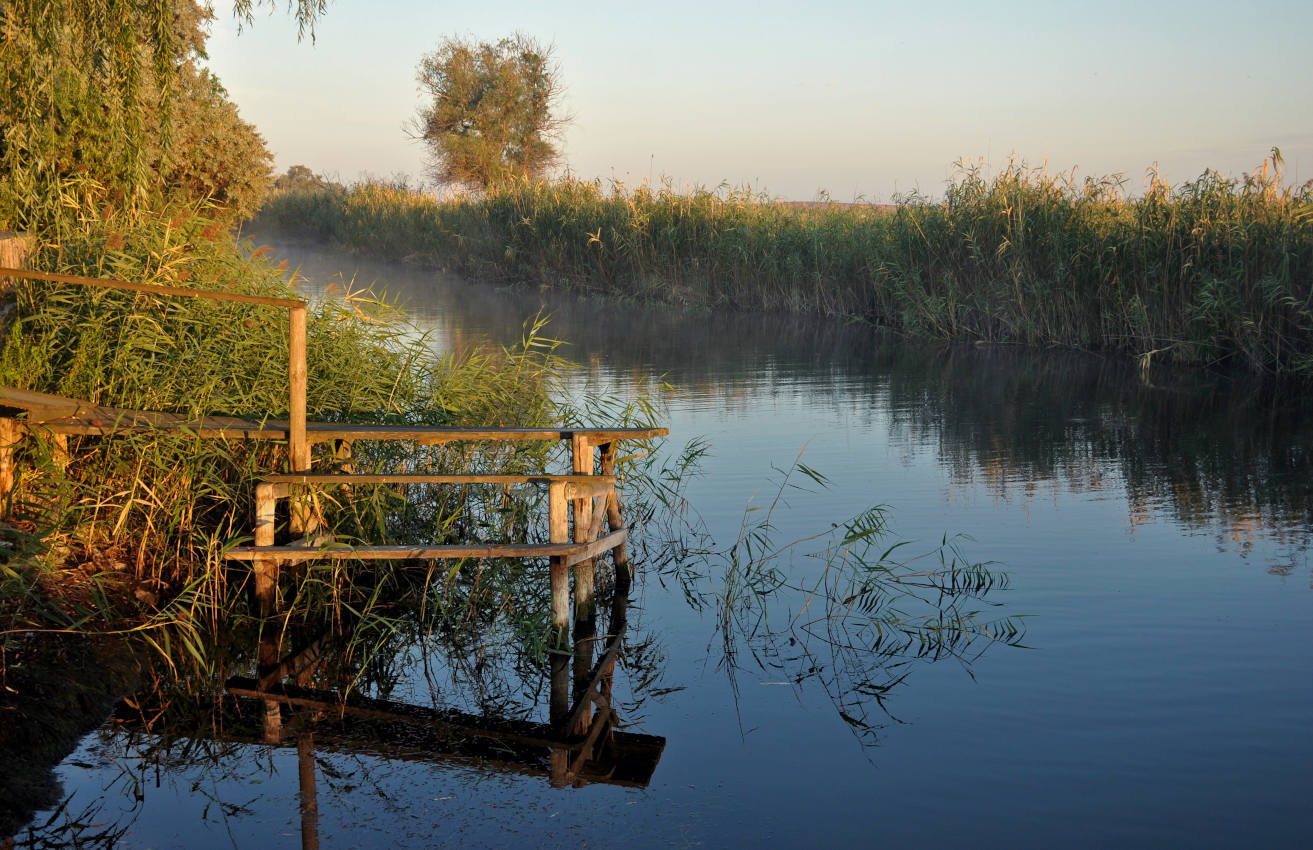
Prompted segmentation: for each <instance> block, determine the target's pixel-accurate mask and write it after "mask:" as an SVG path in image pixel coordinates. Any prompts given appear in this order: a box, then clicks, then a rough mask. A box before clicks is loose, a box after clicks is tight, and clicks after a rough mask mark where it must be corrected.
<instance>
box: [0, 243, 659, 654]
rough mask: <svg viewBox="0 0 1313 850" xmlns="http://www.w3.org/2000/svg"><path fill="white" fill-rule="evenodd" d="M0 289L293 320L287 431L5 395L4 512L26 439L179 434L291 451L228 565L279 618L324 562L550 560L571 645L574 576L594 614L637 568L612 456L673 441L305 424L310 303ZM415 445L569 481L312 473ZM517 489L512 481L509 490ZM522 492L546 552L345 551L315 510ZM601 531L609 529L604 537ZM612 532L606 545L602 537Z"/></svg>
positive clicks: (189, 292) (104, 283)
mask: <svg viewBox="0 0 1313 850" xmlns="http://www.w3.org/2000/svg"><path fill="white" fill-rule="evenodd" d="M0 278H10V279H16V278H26V279H34V280H41V281H47V282H51V283H56V284H68V285H75V286H90V287H97V288H106V289H120V290H128V291H134V292H147V293H150V294H152V295H162V296H176V297H187V298H202V299H208V300H213V301H232V302H239V303H247V304H256V305H261V306H267V307H272V308H276V309H286V310H287V311H288V314H289V331H288V333H289V338H288V352H289V354H288V357H289V362H288V410H289V416H288V418H287V419H286V420H272V419H266V420H258V421H257V420H252V419H246V418H241V417H232V416H205V417H202V418H189V417H185V416H180V415H178V414H174V413H167V412H160V411H143V410H129V409H123V408H116V407H109V406H105V405H98V404H94V403H92V402H88V401H83V400H79V399H71V398H65V397H62V396H57V395H51V394H49V393H42V392H36V391H34V390H29V389H21V388H16V387H0V500H3V502H4V504H7V503H8V498H9V495H10V493H11V492H12V490H13V486H14V451H15V448H16V446H17V445H18V444H19V442H20V440H21V439H22V437H23V436H24V434H27V433H31V432H38V431H39V432H43V433H46V434H49V435H51V436H52V437H53V438H54V439H55V441H56V447H57V449H61V448H64V449H66V446H67V440H68V438H69V437H71V436H82V437H114V436H124V435H130V434H152V433H175V434H185V435H189V436H193V437H195V438H197V439H203V440H234V441H245V440H266V441H275V442H283V443H286V445H287V447H288V452H287V460H288V471H287V473H272V472H271V474H270V475H269V476H266V477H265V478H264V479H263V480H261V481H260V482H258V483H257V484H256V499H255V503H256V504H255V516H254V517H253V536H254V543H253V545H250V546H236V547H233V548H231V549H229V550H228V552H227V553H226V557H227V558H228V559H229V560H232V561H238V562H241V561H246V562H250V563H251V565H252V569H253V572H254V573H255V576H256V581H255V585H256V594H257V599H258V601H259V604H260V607H261V610H262V612H263V613H264V614H265V615H268V616H272V614H273V613H274V612H275V611H276V610H277V607H278V605H277V585H278V579H279V573H280V569H281V567H282V566H283V565H291V564H297V563H303V562H305V561H308V560H316V559H333V560H341V559H351V560H412V559H422V560H433V559H451V558H475V557H478V558H491V557H513V558H527V557H547V558H549V559H550V561H551V585H552V588H551V589H552V613H553V625H554V627H555V629H556V630H557V633H558V636H559V637H560V638H561V639H562V640H564V637H565V635H566V633H567V632H568V629H569V623H570V614H569V608H570V606H569V593H570V591H569V570H570V568H572V567H573V569H574V572H575V606H576V608H580V607H581V606H584V607H586V606H587V605H588V604H589V601H590V599H591V595H592V585H593V568H594V562H595V560H596V558H597V557H598V556H599V555H602V554H604V553H606V552H611V553H612V555H613V559H614V560H615V562H616V566H617V569H623V570H628V569H630V568H631V565H630V563H629V557H628V550H627V547H626V540H627V536H628V530H627V528H626V527H625V524H624V518H623V516H622V514H621V509H620V499H619V494H618V492H617V481H616V479H615V457H616V453H615V449H616V445H617V444H618V443H620V442H623V441H642V440H649V439H652V438H655V437H661V436H665V435H666V434H668V433H669V431H668V430H667V429H665V428H450V427H442V426H424V425H392V424H351V423H342V422H310V421H307V420H306V401H305V392H306V380H307V374H308V373H307V364H306V359H305V334H306V316H307V306H308V305H307V304H306V302H304V301H300V300H295V299H287V298H271V297H264V296H255V295H245V294H241V293H231V292H222V291H211V290H199V289H188V288H183V287H173V286H156V285H152V284H142V283H133V282H129V281H119V280H108V279H102V278H87V277H79V276H76V275H64V274H53V273H47V272H35V271H30V270H25V269H19V268H9V267H3V266H0ZM359 440H365V441H388V442H409V443H414V444H417V445H440V444H449V443H457V442H462V443H465V442H469V443H487V442H492V443H507V442H527V441H565V440H568V441H569V442H570V447H571V449H570V465H571V469H570V470H569V471H568V473H565V474H562V475H538V476H519V477H510V476H497V475H481V476H473V475H470V476H460V475H448V476H439V475H430V476H422V475H421V476H415V475H390V476H377V475H376V476H361V475H351V474H350V473H349V472H348V473H345V474H344V473H314V472H312V470H311V463H312V446H314V445H317V444H321V443H331V444H333V447H334V448H333V453H332V455H333V458H334V460H335V461H340V460H343V459H349V457H350V454H351V451H352V446H353V444H354V443H355V442H356V441H359ZM511 478H514V480H513V481H512V480H510V479H511ZM416 483H429V484H447V485H452V486H463V485H471V484H507V485H509V484H512V483H514V484H526V485H542V486H546V487H547V488H548V511H549V517H548V525H549V529H550V531H549V537H550V539H549V541H548V542H546V543H542V544H512V543H502V544H499V543H480V544H473V543H472V544H469V545H452V544H444V545H427V544H418V545H413V546H395V545H386V546H385V545H377V546H371V545H359V544H354V543H352V544H349V545H343V544H341V543H340V542H338V541H333V540H332V539H331V538H329V537H327V536H325V535H323V534H321V533H319V531H320V529H319V526H320V520H319V518H318V517H317V516H316V515H315V513H314V509H313V504H314V494H315V492H316V490H317V489H323V488H329V487H339V486H343V485H348V486H351V485H360V484H400V485H404V484H416ZM282 500H286V501H287V502H288V505H289V513H288V524H287V525H288V533H289V535H290V536H291V537H292V538H293V539H290V540H287V541H284V542H283V543H282V544H281V545H280V544H279V543H278V541H277V533H276V529H277V510H278V507H277V506H278V503H279V502H280V501H282ZM604 525H605V529H604V528H603V526H604ZM604 531H605V533H604Z"/></svg>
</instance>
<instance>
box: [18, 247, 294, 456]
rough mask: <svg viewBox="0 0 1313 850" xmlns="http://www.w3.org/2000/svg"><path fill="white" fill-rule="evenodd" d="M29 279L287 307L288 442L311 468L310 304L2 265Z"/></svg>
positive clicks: (289, 447)
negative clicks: (307, 338)
mask: <svg viewBox="0 0 1313 850" xmlns="http://www.w3.org/2000/svg"><path fill="white" fill-rule="evenodd" d="M6 277H9V278H26V279H28V280H44V281H48V282H51V283H71V284H74V285H76V286H93V287H98V288H100V289H120V290H127V291H129V292H146V293H150V294H151V295H174V296H179V297H183V298H203V299H205V300H207V301H229V302H235V303H238V304H259V305H263V306H266V307H285V308H287V313H288V320H289V321H288V325H289V329H288V335H287V355H288V356H287V396H288V407H287V418H288V427H287V443H288V456H289V465H290V466H291V470H292V472H307V471H309V469H310V442H309V441H308V440H307V439H306V429H305V415H306V411H305V392H306V380H307V375H308V373H307V370H306V361H305V326H306V313H307V304H306V302H304V301H299V300H297V299H294V298H273V297H270V296H266V295H247V294H245V293H241V292H214V291H211V290H208V289H192V288H190V287H185V286H160V285H156V284H153V283H132V282H130V281H126V280H114V279H111V278H99V277H81V276H79V275H72V274H56V273H54V272H38V271H31V270H30V269H11V268H5V267H0V279H3V278H6Z"/></svg>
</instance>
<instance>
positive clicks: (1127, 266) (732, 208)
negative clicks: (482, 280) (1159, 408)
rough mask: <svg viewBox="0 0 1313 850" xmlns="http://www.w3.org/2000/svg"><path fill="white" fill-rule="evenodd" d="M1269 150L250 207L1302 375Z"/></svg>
mask: <svg viewBox="0 0 1313 850" xmlns="http://www.w3.org/2000/svg"><path fill="white" fill-rule="evenodd" d="M1281 166H1282V160H1281V156H1280V152H1279V151H1277V150H1276V149H1273V152H1272V156H1271V158H1270V159H1268V160H1266V161H1265V162H1264V163H1263V165H1262V166H1260V167H1259V168H1258V169H1256V170H1255V171H1254V172H1253V173H1251V174H1249V175H1246V176H1244V177H1243V178H1240V179H1230V178H1226V177H1223V176H1221V175H1219V174H1218V173H1216V172H1213V171H1206V172H1204V174H1202V175H1201V176H1200V177H1199V178H1198V179H1196V180H1194V181H1190V182H1187V183H1184V184H1182V185H1180V186H1177V187H1175V188H1172V187H1169V186H1168V185H1167V184H1165V183H1164V182H1163V181H1162V180H1160V179H1159V178H1158V177H1157V176H1156V174H1153V173H1151V175H1150V181H1149V186H1148V189H1147V191H1146V192H1145V193H1144V195H1143V196H1138V197H1132V196H1130V195H1128V194H1127V192H1126V186H1125V181H1124V180H1122V179H1121V178H1118V177H1108V178H1102V179H1085V180H1077V179H1076V178H1075V176H1074V172H1073V173H1071V174H1063V175H1052V174H1049V173H1046V172H1045V171H1043V170H1042V169H1034V168H1028V167H1026V166H1025V165H1024V163H1020V162H1009V163H1008V164H1007V165H1006V166H1005V167H1004V168H1003V169H1002V170H1001V171H1000V172H999V173H997V174H995V175H993V176H989V175H987V174H986V172H985V170H984V169H983V167H982V166H980V165H979V164H974V163H969V162H962V163H959V164H958V172H957V176H956V178H955V179H954V180H953V181H952V183H951V184H950V185H949V186H948V188H947V191H946V195H945V198H944V199H943V200H942V201H936V202H931V201H929V200H928V199H926V198H924V197H922V196H919V195H916V194H912V195H908V196H905V197H902V198H900V199H899V202H898V203H897V205H896V206H895V207H894V208H892V209H887V208H881V207H874V206H864V205H808V206H803V207H799V206H793V205H787V204H779V203H774V202H771V201H770V200H769V199H767V198H765V197H762V196H760V195H757V194H754V193H752V192H749V191H742V190H736V189H732V188H728V187H724V186H722V187H719V188H717V189H715V190H709V189H703V188H696V189H692V190H687V191H680V190H676V189H675V187H673V186H671V185H670V184H668V183H666V184H663V185H660V186H652V185H648V184H643V185H639V186H625V185H623V184H618V183H617V184H612V185H611V186H609V187H604V186H603V185H602V184H601V183H600V182H599V181H593V182H588V181H580V180H575V179H564V180H559V181H556V182H528V181H525V182H517V183H511V184H507V185H505V186H502V187H500V188H497V189H495V190H492V191H490V192H489V193H488V194H487V195H486V196H483V197H477V198H476V197H451V198H446V199H438V198H435V197H433V196H429V195H425V194H423V193H420V192H418V191H416V190H414V189H412V188H410V187H408V186H406V185H404V184H397V185H389V184H384V183H378V182H366V183H362V184H358V185H356V186H353V187H351V188H342V187H335V188H333V189H331V190H329V191H321V192H285V193H281V194H277V195H276V196H275V197H274V198H273V199H272V200H271V201H270V203H269V204H268V205H267V207H266V208H265V210H264V212H263V213H262V217H261V219H260V222H261V223H262V224H265V225H271V226H275V227H280V228H286V229H289V230H292V231H296V232H300V233H303V234H306V235H310V236H314V237H318V238H322V239H328V240H333V241H336V242H339V243H341V244H344V245H346V246H348V247H350V248H352V249H354V250H358V251H361V252H365V253H369V254H373V255H377V256H382V257H387V258H392V259H406V260H411V261H415V262H419V263H424V264H429V265H436V266H445V267H450V268H454V269H458V270H462V271H465V272H469V273H474V274H486V275H493V276H496V277H499V278H502V279H508V280H518V281H524V282H528V283H532V284H534V285H538V286H547V287H566V288H572V289H578V290H583V291H597V292H605V293H611V294H617V295H623V296H629V297H638V298H643V299H652V300H659V301H666V302H670V303H677V304H694V305H701V306H705V307H710V308H724V307H729V308H743V309H766V310H788V311H795V312H802V313H815V314H821V315H831V316H852V317H860V318H862V319H867V320H870V321H873V322H877V323H879V324H882V325H885V326H889V327H892V328H895V329H898V330H901V331H905V332H908V333H913V334H917V335H922V336H931V337H937V338H942V339H948V340H965V341H989V342H999V343H1024V344H1027V345H1034V346H1057V347H1066V348H1078V349H1089V350H1098V351H1109V352H1116V353H1121V354H1128V355H1134V356H1138V357H1142V358H1146V360H1149V361H1152V360H1154V359H1157V360H1164V361H1177V362H1184V363H1194V364H1216V363H1221V362H1226V361H1231V362H1238V363H1243V364H1244V365H1246V366H1247V367H1249V368H1252V369H1255V370H1260V371H1270V372H1295V373H1301V374H1306V375H1307V374H1313V181H1311V182H1310V183H1307V184H1305V185H1303V186H1302V187H1298V188H1292V187H1289V186H1286V185H1285V184H1284V181H1283V179H1282V176H1281Z"/></svg>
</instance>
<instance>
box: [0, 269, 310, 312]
mask: <svg viewBox="0 0 1313 850" xmlns="http://www.w3.org/2000/svg"><path fill="white" fill-rule="evenodd" d="M0 277H19V278H28V279H30V280H45V281H49V282H51V283H73V284H77V285H78V286H94V287H97V288H99V289H122V290H128V291H131V292H149V293H151V294H154V295H180V296H183V297H185V298H204V299H207V300H209V301H235V302H239V303H242V304H263V305H265V306H267V307H305V306H306V302H304V301H300V300H298V299H295V298H273V297H271V296H267V295H247V294H245V293H242V292H222V291H214V290H209V289H193V288H192V287H189V286H164V285H161V284H154V283H133V282H131V281H127V280H116V279H114V278H108V277H82V276H81V275H75V274H57V273H55V272H37V271H32V270H30V269H10V268H4V267H0Z"/></svg>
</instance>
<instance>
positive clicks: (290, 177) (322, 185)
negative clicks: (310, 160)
mask: <svg viewBox="0 0 1313 850" xmlns="http://www.w3.org/2000/svg"><path fill="white" fill-rule="evenodd" d="M333 185H334V183H333V181H331V180H329V179H328V178H326V177H324V175H322V174H316V173H314V172H313V171H311V170H310V168H309V167H308V166H305V165H293V166H292V167H291V168H289V169H287V173H286V174H279V175H278V176H277V177H275V178H274V189H276V190H277V191H279V192H320V191H323V190H325V189H331V188H332V187H333Z"/></svg>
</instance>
